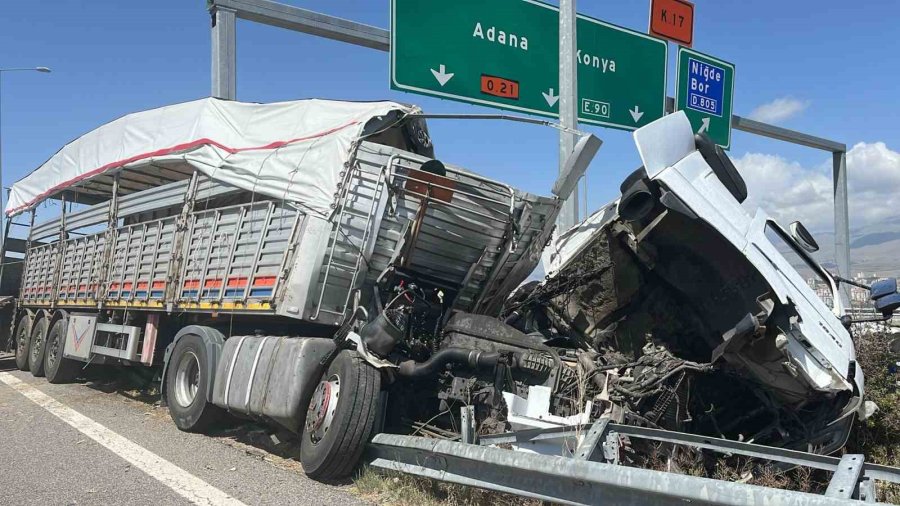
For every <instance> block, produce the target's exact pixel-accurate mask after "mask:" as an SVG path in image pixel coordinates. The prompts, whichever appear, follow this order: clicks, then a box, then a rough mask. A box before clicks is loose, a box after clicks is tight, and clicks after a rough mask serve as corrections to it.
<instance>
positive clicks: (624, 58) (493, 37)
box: [390, 0, 667, 130]
mask: <svg viewBox="0 0 900 506" xmlns="http://www.w3.org/2000/svg"><path fill="white" fill-rule="evenodd" d="M576 31H577V39H578V52H577V55H576V57H577V60H578V64H577V68H578V71H577V72H578V117H579V121H582V122H585V123H590V124H594V125H602V126H608V127H613V128H621V129H626V130H633V129H635V128H639V127H641V126H644V125H646V124H647V123H650V122H651V121H653V120H655V119H658V118H661V117H662V116H663V113H664V111H665V99H666V61H667V44H666V42H665V41H662V40H660V39H657V38H654V37H651V36H649V35H646V34H642V33H639V32H635V31H633V30H628V29H626V28H621V27H618V26H615V25H611V24H609V23H605V22H603V21H600V20H597V19H593V18H589V17H586V16H580V15H579V16H578V21H577V26H576ZM390 58H391V69H390V72H391V88H393V89H396V90H402V91H409V92H414V93H420V94H425V95H432V96H437V97H441V98H448V99H453V100H459V101H463V102H469V103H474V104H479V105H485V106H489V107H499V108H503V109H510V110H514V111H520V112H525V113H530V114H538V115H542V116H550V117H557V116H558V114H559V105H558V103H559V10H558V9H557V8H556V7H554V6H552V5H548V4H544V3H541V2H537V1H535V0H454V1H452V2H448V1H446V0H392V2H391V57H390Z"/></svg>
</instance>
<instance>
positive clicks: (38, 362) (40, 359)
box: [28, 318, 47, 376]
mask: <svg viewBox="0 0 900 506" xmlns="http://www.w3.org/2000/svg"><path fill="white" fill-rule="evenodd" d="M46 342H47V319H46V318H41V319H40V320H38V321H37V322H35V324H34V327H33V328H32V329H31V346H30V349H29V351H28V369H30V370H31V375H32V376H43V375H44V352H45V351H46V346H44V344H45V343H46Z"/></svg>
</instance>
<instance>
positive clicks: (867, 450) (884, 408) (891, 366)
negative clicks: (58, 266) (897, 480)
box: [847, 333, 900, 504]
mask: <svg viewBox="0 0 900 506" xmlns="http://www.w3.org/2000/svg"><path fill="white" fill-rule="evenodd" d="M896 335H897V334H894V335H891V334H887V333H871V334H865V335H859V336H856V356H857V360H858V361H859V365H860V367H861V368H862V370H863V372H864V373H865V375H866V399H867V400H871V401H874V402H875V404H877V405H878V412H876V413H875V414H874V415H873V416H871V417H870V418H869V419H868V420H866V421H865V422H862V423H857V424H856V429H855V430H854V431H853V434H851V436H850V441H849V442H848V443H847V451H848V452H850V453H862V454H864V455H865V456H866V460H867V461H868V462H874V463H876V464H883V465H886V466H900V389H898V385H897V382H898V381H900V375H898V374H897V373H896V372H895V371H896V367H897V365H896V364H897V362H898V361H900V357H897V356H895V355H892V354H891V352H890V349H889V344H890V341H891V339H892V338H893V337H895V336H896ZM878 485H879V486H878V499H879V500H880V501H884V502H890V503H894V504H900V486H898V485H893V484H887V483H884V482H879V483H878Z"/></svg>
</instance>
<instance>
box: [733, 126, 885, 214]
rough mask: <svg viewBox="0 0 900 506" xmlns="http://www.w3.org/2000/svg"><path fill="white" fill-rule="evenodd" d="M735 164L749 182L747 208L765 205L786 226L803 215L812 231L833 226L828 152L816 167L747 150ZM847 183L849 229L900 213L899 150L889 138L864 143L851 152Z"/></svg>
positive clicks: (848, 155) (765, 208) (832, 199)
mask: <svg viewBox="0 0 900 506" xmlns="http://www.w3.org/2000/svg"><path fill="white" fill-rule="evenodd" d="M734 163H735V165H736V166H737V168H738V170H739V171H740V172H741V175H742V176H743V177H744V179H745V180H746V181H747V187H748V190H749V198H748V199H747V201H746V202H745V205H746V206H748V208H750V209H755V208H756V207H762V208H763V209H764V210H765V211H766V212H767V213H768V214H769V215H771V216H772V217H774V218H775V219H776V220H777V221H779V222H780V223H782V224H785V225H786V224H788V223H790V222H791V221H794V220H800V221H802V222H803V223H804V224H805V225H806V226H807V227H808V228H810V229H811V230H819V231H830V230H831V229H832V227H833V223H834V197H833V189H832V188H833V187H832V181H831V178H832V160H831V158H830V157H829V158H828V159H827V160H823V161H822V163H821V164H819V165H818V166H816V167H804V166H802V165H800V164H799V163H797V162H792V161H789V160H786V159H785V158H783V157H780V156H777V155H770V154H764V153H746V154H744V155H743V156H741V157H740V158H735V159H734ZM847 182H848V190H849V203H850V226H851V228H853V229H856V228H860V227H868V226H873V225H878V224H879V223H881V222H882V221H884V220H885V219H886V218H891V217H895V216H898V215H900V153H898V152H897V151H893V150H891V149H890V148H888V147H887V146H886V145H885V143H883V142H874V143H865V142H860V143H858V144H856V145H855V146H853V148H851V149H850V150H849V151H848V152H847ZM751 212H752V211H751Z"/></svg>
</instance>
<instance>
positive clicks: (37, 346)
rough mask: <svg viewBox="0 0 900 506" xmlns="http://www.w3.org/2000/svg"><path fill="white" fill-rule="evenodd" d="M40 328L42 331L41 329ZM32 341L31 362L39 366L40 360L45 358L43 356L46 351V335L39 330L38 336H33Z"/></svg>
mask: <svg viewBox="0 0 900 506" xmlns="http://www.w3.org/2000/svg"><path fill="white" fill-rule="evenodd" d="M38 328H39V329H40V327H38ZM31 341H32V343H31V361H32V362H33V363H35V364H37V362H38V361H39V360H41V359H42V358H44V357H42V356H41V354H42V352H43V351H44V333H43V332H41V331H40V330H39V331H38V333H37V335H35V336H32V338H31Z"/></svg>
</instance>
